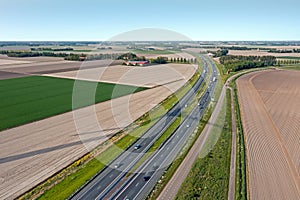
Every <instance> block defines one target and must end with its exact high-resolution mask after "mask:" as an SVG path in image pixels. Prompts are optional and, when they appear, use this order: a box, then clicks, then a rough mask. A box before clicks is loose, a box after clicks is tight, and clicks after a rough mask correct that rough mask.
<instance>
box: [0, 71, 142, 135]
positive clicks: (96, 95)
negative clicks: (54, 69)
mask: <svg viewBox="0 0 300 200" xmlns="http://www.w3.org/2000/svg"><path fill="white" fill-rule="evenodd" d="M74 83H75V80H70V79H60V78H50V77H40V76H32V77H24V78H16V79H9V80H1V81H0V110H1V112H0V122H1V123H0V131H1V130H4V129H8V128H12V127H16V126H19V125H23V124H26V123H30V122H33V121H37V120H40V119H44V118H47V117H51V116H54V115H58V114H61V113H64V112H68V111H71V110H72V103H74V106H75V109H76V108H81V107H84V106H88V105H93V104H95V103H99V102H103V101H107V100H110V99H112V98H117V97H121V96H124V95H127V94H132V93H135V92H139V91H142V90H145V89H146V88H141V87H134V86H126V85H116V84H110V83H95V82H88V81H76V86H77V88H78V89H77V90H76V92H77V93H76V94H78V95H77V97H79V98H77V99H76V102H72V95H73V87H74Z"/></svg>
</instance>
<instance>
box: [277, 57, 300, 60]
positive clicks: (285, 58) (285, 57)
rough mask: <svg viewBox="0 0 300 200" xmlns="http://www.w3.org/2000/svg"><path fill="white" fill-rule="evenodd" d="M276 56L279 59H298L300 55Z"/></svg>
mask: <svg viewBox="0 0 300 200" xmlns="http://www.w3.org/2000/svg"><path fill="white" fill-rule="evenodd" d="M277 58H280V59H292V60H300V57H294V56H280V57H277Z"/></svg>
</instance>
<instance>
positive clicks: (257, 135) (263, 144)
mask: <svg viewBox="0 0 300 200" xmlns="http://www.w3.org/2000/svg"><path fill="white" fill-rule="evenodd" d="M237 85H238V94H239V100H240V106H241V114H242V121H243V127H244V132H245V138H246V148H247V159H248V160H247V161H248V173H249V185H248V188H249V192H250V198H251V199H291V200H292V199H295V200H296V199H300V177H299V173H300V159H299V157H300V145H299V144H300V134H299V133H300V124H299V121H300V114H299V113H300V104H299V103H300V102H299V99H300V72H298V71H286V70H268V71H263V72H255V73H251V74H248V75H245V76H242V77H241V78H239V79H238V81H237Z"/></svg>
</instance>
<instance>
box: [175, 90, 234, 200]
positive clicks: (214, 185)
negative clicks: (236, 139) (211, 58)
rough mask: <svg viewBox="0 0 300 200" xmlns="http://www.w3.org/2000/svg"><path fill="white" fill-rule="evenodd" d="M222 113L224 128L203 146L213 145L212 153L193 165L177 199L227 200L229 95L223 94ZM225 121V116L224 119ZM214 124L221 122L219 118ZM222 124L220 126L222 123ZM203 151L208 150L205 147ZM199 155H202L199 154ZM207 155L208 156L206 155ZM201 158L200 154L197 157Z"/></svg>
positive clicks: (229, 140) (216, 128)
mask: <svg viewBox="0 0 300 200" xmlns="http://www.w3.org/2000/svg"><path fill="white" fill-rule="evenodd" d="M223 108H224V109H223V110H226V112H222V111H221V112H222V113H224V114H226V118H225V123H224V126H223V127H215V130H212V133H210V136H211V135H215V136H214V137H211V139H210V140H209V141H208V142H206V144H208V145H212V146H213V145H214V143H215V142H214V141H213V140H215V139H216V138H219V134H220V138H219V139H218V140H217V141H216V144H215V145H214V147H213V148H212V150H211V151H209V152H205V155H206V156H205V157H204V158H198V159H197V161H196V162H195V163H194V165H193V167H192V169H191V171H190V173H189V174H188V176H187V178H186V179H185V181H184V183H183V184H182V186H181V188H180V190H179V192H178V194H177V197H176V199H205V200H206V199H227V198H228V184H229V176H230V156H231V138H232V137H231V105H230V92H229V91H227V94H226V104H225V102H224V106H223ZM224 117H225V116H224ZM218 118H220V119H218V120H217V124H218V121H220V120H221V121H222V118H223V116H222V115H220V116H219V117H218ZM221 124H222V123H221ZM203 149H204V150H205V149H209V147H208V146H207V147H206V148H203ZM201 153H202V152H201ZM207 153H208V154H207ZM200 155H201V154H200Z"/></svg>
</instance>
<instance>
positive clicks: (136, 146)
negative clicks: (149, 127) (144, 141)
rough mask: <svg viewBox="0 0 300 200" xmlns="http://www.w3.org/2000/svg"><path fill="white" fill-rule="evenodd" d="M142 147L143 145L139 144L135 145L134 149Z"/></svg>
mask: <svg viewBox="0 0 300 200" xmlns="http://www.w3.org/2000/svg"><path fill="white" fill-rule="evenodd" d="M141 147H142V145H140V144H137V145H135V147H134V149H135V150H138V149H140V148H141Z"/></svg>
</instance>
